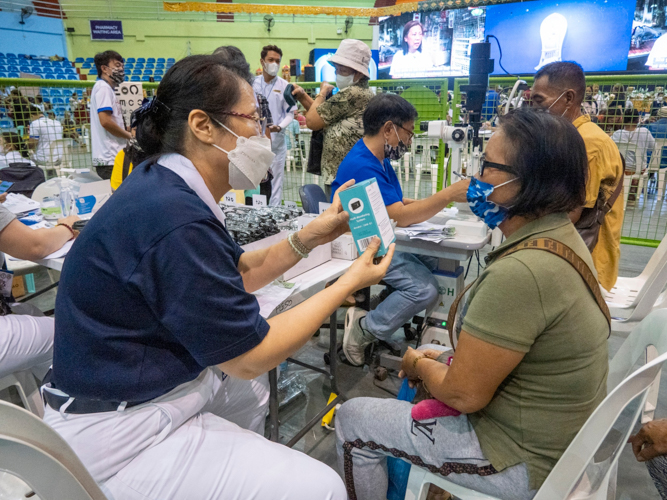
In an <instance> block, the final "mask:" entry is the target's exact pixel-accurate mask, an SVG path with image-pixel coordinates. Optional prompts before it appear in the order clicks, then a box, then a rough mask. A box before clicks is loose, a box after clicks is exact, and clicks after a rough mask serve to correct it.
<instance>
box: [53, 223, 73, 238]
mask: <svg viewBox="0 0 667 500" xmlns="http://www.w3.org/2000/svg"><path fill="white" fill-rule="evenodd" d="M58 226H63V227H66V228H67V229H69V232H70V233H72V237H71V238H70V239H71V240H73V239H74V238H76V234H74V229H72V227H71V226H70V225H69V224H65V223H63V222H59V223H58V224H56V227H58Z"/></svg>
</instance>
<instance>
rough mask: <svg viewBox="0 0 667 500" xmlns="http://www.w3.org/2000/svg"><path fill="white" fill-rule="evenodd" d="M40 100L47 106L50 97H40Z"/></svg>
mask: <svg viewBox="0 0 667 500" xmlns="http://www.w3.org/2000/svg"><path fill="white" fill-rule="evenodd" d="M42 100H43V101H44V102H45V103H47V104H51V98H50V97H42Z"/></svg>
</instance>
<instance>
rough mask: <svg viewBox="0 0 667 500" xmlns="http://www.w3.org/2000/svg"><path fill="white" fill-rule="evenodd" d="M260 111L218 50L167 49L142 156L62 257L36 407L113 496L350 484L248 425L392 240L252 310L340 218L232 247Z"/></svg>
mask: <svg viewBox="0 0 667 500" xmlns="http://www.w3.org/2000/svg"><path fill="white" fill-rule="evenodd" d="M258 120H259V117H258V115H257V109H256V101H255V97H254V94H253V91H252V88H251V87H250V85H248V84H247V83H246V82H245V81H243V80H242V79H241V78H239V77H237V76H236V75H234V74H233V73H231V72H230V71H228V70H227V69H225V68H224V67H223V66H222V65H221V63H220V61H219V60H218V59H217V58H216V57H215V56H191V57H186V58H185V59H183V60H181V61H179V62H178V63H176V64H175V65H174V66H173V67H172V68H171V69H170V70H169V72H168V73H167V75H166V76H165V78H164V79H163V81H162V82H161V83H160V86H159V87H158V90H157V95H156V97H155V99H153V101H152V102H151V103H150V105H146V106H145V107H143V108H142V109H141V111H140V112H139V113H138V116H137V122H138V130H137V139H138V142H139V145H140V146H141V147H142V149H143V150H144V152H145V153H146V154H147V155H149V156H150V158H151V159H149V160H147V161H146V162H144V163H143V164H141V165H139V166H137V167H136V168H135V170H134V172H133V173H132V175H131V176H129V177H128V178H127V179H126V181H125V182H123V184H122V185H121V187H120V188H119V189H118V191H116V193H115V194H114V195H113V196H112V197H111V199H110V200H109V201H108V202H107V203H106V204H105V205H104V207H103V208H102V209H101V210H100V211H99V212H98V213H97V214H96V215H95V217H94V218H93V219H92V220H91V221H90V223H89V224H88V225H87V226H86V229H85V230H84V231H83V232H82V234H81V236H80V237H79V238H78V239H77V241H76V243H75V245H74V246H73V248H72V250H71V251H70V253H69V255H68V257H67V261H66V263H65V265H64V269H63V273H62V276H61V280H60V291H59V294H58V298H57V301H56V328H55V347H54V360H53V371H52V374H51V377H50V380H49V382H48V383H46V384H45V385H44V387H43V394H44V397H45V399H46V401H47V407H46V412H45V417H44V419H45V421H46V422H47V423H48V424H50V425H51V426H52V427H53V428H54V429H55V430H56V431H58V432H59V433H60V434H61V435H62V436H63V437H64V438H65V439H66V440H67V442H68V443H69V444H70V446H72V448H73V449H74V451H75V452H76V453H77V455H78V456H79V457H80V458H81V460H82V461H83V463H84V465H85V466H86V467H87V468H88V470H89V471H90V473H91V474H92V475H93V477H94V478H95V480H96V481H97V482H98V483H99V484H100V485H101V486H102V488H103V490H104V491H105V493H106V494H107V496H108V497H109V498H113V499H123V500H127V499H160V500H166V499H184V498H193V499H194V498H196V499H198V500H205V499H224V500H227V499H243V500H248V499H255V498H256V499H266V498H271V499H290V500H294V499H296V500H299V499H308V500H316V499H323V500H324V499H330V500H336V499H344V498H347V497H346V493H345V488H344V486H343V483H342V481H341V480H340V478H339V477H338V475H337V474H336V473H335V472H334V471H333V470H332V469H330V468H329V467H327V466H326V465H324V464H322V463H320V462H317V461H316V460H314V459H311V458H310V457H308V456H306V455H304V454H302V453H300V452H297V451H294V450H291V449H289V448H286V447H284V446H281V445H279V444H276V443H272V442H270V441H268V440H266V439H264V438H263V437H262V436H261V435H260V434H258V433H257V432H261V431H262V430H263V427H264V419H265V416H266V407H267V400H268V389H267V385H268V383H267V377H266V375H265V374H266V372H267V371H268V370H270V369H271V368H274V367H275V366H277V365H278V364H279V363H280V362H282V361H283V360H285V359H286V358H287V357H288V356H290V355H291V354H292V353H294V352H296V351H297V350H298V349H299V348H300V347H301V346H303V345H304V344H305V343H306V342H307V340H308V339H309V338H310V337H311V335H312V333H313V332H315V331H317V330H318V328H319V326H320V325H321V324H322V322H323V321H324V320H325V318H327V317H328V316H329V315H330V314H331V313H332V312H333V311H334V310H335V309H336V308H337V307H338V306H339V305H340V304H341V303H342V302H343V301H344V299H345V298H346V297H347V296H349V295H350V293H352V292H353V291H355V290H358V289H360V288H362V287H364V286H368V285H370V284H373V283H377V282H378V281H379V280H380V279H381V278H382V276H383V275H384V273H385V271H386V268H387V265H388V264H389V261H390V260H391V254H392V252H390V254H389V255H388V256H387V257H386V258H384V259H383V261H382V262H381V263H380V264H379V265H374V264H373V255H374V254H375V252H376V251H377V248H378V244H377V242H376V244H375V245H373V246H372V247H371V248H369V251H367V252H366V253H365V254H364V255H363V256H362V257H360V258H359V259H358V260H357V261H356V262H355V263H354V264H353V265H352V267H351V268H350V270H349V272H347V273H346V274H345V275H344V276H342V277H341V278H340V279H339V280H338V281H337V282H336V283H335V284H334V285H333V286H331V287H329V288H327V289H326V290H324V291H323V292H321V293H319V294H317V295H316V296H314V297H312V298H311V299H309V300H307V301H305V302H303V303H302V304H300V305H298V306H296V307H294V308H293V309H291V310H289V311H287V312H285V313H283V314H280V315H277V316H275V317H273V318H271V319H269V320H268V321H266V320H264V319H263V318H262V317H261V316H260V315H259V306H258V304H257V300H256V299H255V298H254V296H253V295H251V293H250V292H252V291H254V290H257V289H259V288H261V287H262V286H264V285H266V284H268V283H270V282H271V281H273V280H274V279H275V278H277V277H278V276H280V275H281V274H282V273H283V272H284V271H286V270H287V269H289V268H290V267H292V266H293V265H294V264H296V263H297V262H298V260H299V259H300V258H302V257H303V256H305V255H306V254H307V252H308V251H309V250H310V249H312V248H314V247H316V246H317V245H320V244H323V243H326V242H329V241H331V240H332V239H334V238H336V237H337V236H338V235H340V234H341V233H342V232H343V231H344V230H345V229H346V228H347V224H346V220H347V216H346V214H345V213H344V212H342V209H341V205H340V202H339V201H338V199H337V198H336V200H335V202H334V204H333V205H332V207H331V208H330V209H329V210H327V212H325V213H324V214H322V215H321V216H320V217H318V218H317V219H315V220H314V221H313V222H311V223H310V224H309V225H308V226H306V227H305V228H304V229H302V230H301V231H299V232H298V233H296V234H295V235H294V237H291V238H290V240H289V241H287V240H286V241H282V242H281V243H278V244H276V245H274V246H272V247H270V248H268V249H265V250H259V251H255V252H248V253H243V250H241V248H240V247H239V246H238V245H237V244H236V243H235V242H234V241H233V240H232V238H231V237H230V235H229V233H228V232H227V231H226V229H225V226H224V216H223V213H222V211H221V210H220V207H219V206H218V205H217V200H220V199H221V198H222V197H223V196H224V194H225V193H226V192H227V191H228V190H229V189H230V188H234V189H249V188H252V187H254V186H255V185H257V184H259V181H260V180H261V179H262V178H263V177H264V175H265V173H266V171H267V169H268V168H269V165H270V164H271V161H272V159H273V153H271V149H270V144H268V143H267V141H268V140H267V139H266V138H262V137H261V136H260V128H259V123H258ZM345 187H347V186H345ZM253 431H254V432H253Z"/></svg>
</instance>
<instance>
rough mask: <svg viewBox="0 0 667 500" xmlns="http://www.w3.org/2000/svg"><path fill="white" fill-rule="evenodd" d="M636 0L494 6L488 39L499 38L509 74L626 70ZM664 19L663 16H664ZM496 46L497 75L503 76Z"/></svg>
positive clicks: (493, 49)
mask: <svg viewBox="0 0 667 500" xmlns="http://www.w3.org/2000/svg"><path fill="white" fill-rule="evenodd" d="M636 3H637V0H613V1H612V0H586V1H583V0H558V1H557V2H556V1H539V2H525V3H509V4H504V5H492V6H489V7H487V9H486V35H487V36H489V35H494V36H496V37H497V38H498V41H499V42H500V46H501V48H502V52H503V59H502V64H503V66H504V67H505V69H506V70H507V71H508V72H509V73H513V74H532V73H535V72H536V71H537V70H538V69H540V68H541V67H542V66H544V65H546V64H549V63H551V62H556V61H576V62H578V63H579V64H581V66H582V67H583V68H584V71H587V72H588V71H616V72H618V71H624V70H626V68H627V65H628V63H627V60H628V54H627V49H626V47H628V45H629V43H630V33H631V31H632V19H633V17H634V11H635V7H636ZM663 19H664V16H663ZM490 41H491V57H492V58H494V59H495V60H496V63H495V71H494V74H496V75H498V74H503V73H504V71H503V70H502V69H501V68H500V65H499V58H500V54H499V52H498V47H497V45H496V43H495V41H494V40H493V39H491V40H490Z"/></svg>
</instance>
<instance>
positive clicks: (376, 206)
mask: <svg viewBox="0 0 667 500" xmlns="http://www.w3.org/2000/svg"><path fill="white" fill-rule="evenodd" d="M339 196H340V202H341V204H342V205H343V210H345V211H346V212H347V213H348V214H350V230H351V231H352V238H353V239H354V243H355V244H356V245H357V250H359V254H362V253H364V250H366V248H368V245H370V243H371V241H372V239H373V237H374V236H377V237H379V238H380V242H381V243H380V249H379V250H378V253H377V254H376V255H377V257H382V256H383V255H385V254H386V253H387V248H388V247H389V245H391V244H392V243H393V242H394V241H395V240H396V236H395V235H394V229H393V228H392V227H391V220H390V219H389V214H388V213H387V207H385V206H384V201H383V200H382V193H381V192H380V187H379V186H378V183H377V180H375V177H372V178H370V179H367V180H365V181H363V182H360V183H358V184H355V185H354V186H352V187H350V188H347V189H346V190H345V191H341V192H340V195H339Z"/></svg>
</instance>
